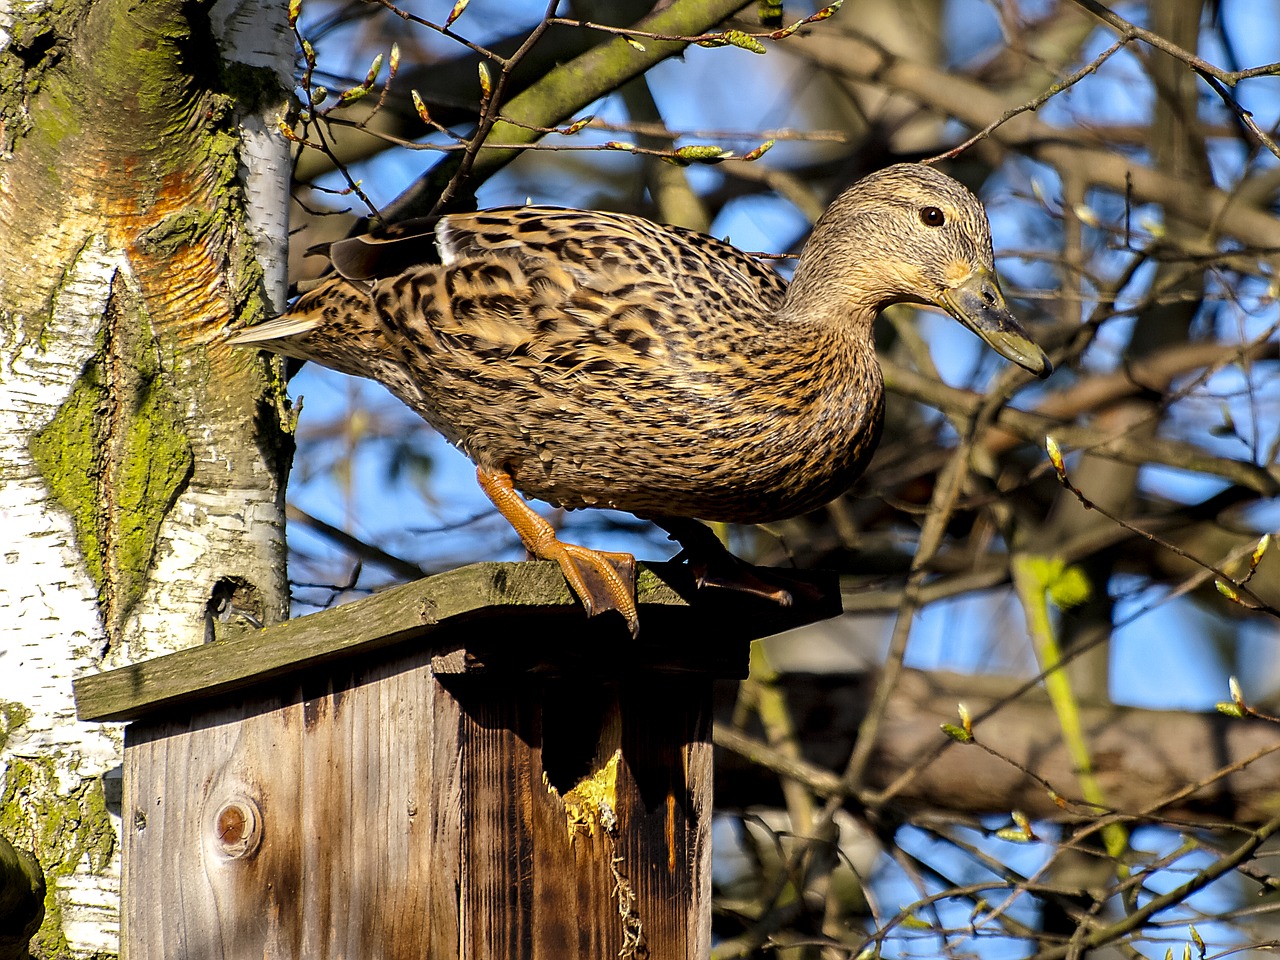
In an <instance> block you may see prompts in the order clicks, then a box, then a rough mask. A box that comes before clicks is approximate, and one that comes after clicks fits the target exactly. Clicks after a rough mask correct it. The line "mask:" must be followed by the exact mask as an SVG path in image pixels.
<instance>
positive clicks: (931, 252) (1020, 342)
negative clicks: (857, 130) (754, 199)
mask: <svg viewBox="0 0 1280 960" xmlns="http://www.w3.org/2000/svg"><path fill="white" fill-rule="evenodd" d="M792 294H793V295H794V296H796V297H800V298H804V299H808V300H809V301H810V302H811V303H823V304H825V306H826V307H827V308H828V309H831V308H834V307H837V306H838V308H840V309H844V310H850V311H852V312H853V314H854V315H855V316H860V317H861V316H865V317H867V318H871V317H874V315H875V314H876V313H878V312H879V311H880V310H882V309H883V308H884V307H887V306H889V305H890V304H893V303H921V304H929V305H932V306H936V307H941V308H942V309H943V310H945V311H946V312H947V313H949V314H951V316H953V317H955V318H956V319H957V320H959V321H960V322H961V323H962V324H964V325H965V326H966V327H968V328H969V329H970V330H972V331H973V332H974V333H976V334H977V335H978V336H980V337H981V338H982V339H983V340H985V341H986V342H987V343H988V344H990V345H991V347H992V348H993V349H994V350H995V351H996V352H997V353H999V354H1000V355H1001V356H1003V357H1006V358H1008V359H1009V360H1012V361H1013V362H1014V363H1016V364H1018V365H1019V366H1020V367H1023V368H1024V369H1026V370H1028V371H1030V372H1031V373H1034V374H1035V375H1036V376H1038V377H1042V378H1043V377H1047V376H1048V375H1049V374H1050V373H1052V372H1053V365H1052V364H1051V363H1050V362H1049V358H1048V357H1046V356H1045V355H1044V351H1043V350H1041V349H1040V347H1038V346H1037V345H1036V344H1035V342H1033V341H1032V340H1031V338H1030V337H1029V336H1027V334H1026V332H1025V331H1024V330H1023V329H1022V327H1020V326H1019V325H1018V322H1017V321H1016V320H1015V319H1014V317H1013V314H1012V313H1010V312H1009V308H1008V306H1007V305H1006V303H1005V299H1004V294H1003V293H1002V292H1001V290H1000V283H999V281H998V280H997V279H996V271H995V256H994V254H993V252H992V249H991V226H990V224H989V223H988V222H987V214H986V211H985V210H984V209H983V207H982V204H981V202H979V200H978V198H977V197H975V196H974V195H973V194H972V193H971V192H970V191H969V190H968V188H966V187H965V186H964V185H963V184H961V183H959V182H958V181H956V180H953V179H952V178H951V177H948V176H947V175H946V174H944V173H941V172H940V171H938V170H935V169H933V168H932V167H927V166H923V165H921V164H915V163H902V164H897V165H895V166H892V167H886V168H885V169H883V170H880V171H878V172H876V173H873V174H871V175H870V176H867V177H865V178H863V179H862V180H859V181H858V182H857V183H855V184H854V185H853V186H852V187H850V188H849V189H848V190H846V191H845V192H844V193H842V194H841V195H840V196H839V197H837V198H836V200H835V202H833V203H832V204H831V206H830V207H828V208H827V211H826V213H824V214H823V215H822V217H821V218H820V219H819V220H818V222H817V224H815V225H814V229H813V235H812V236H811V237H810V238H809V243H808V244H807V245H806V247H805V254H804V255H803V256H802V257H801V260H800V264H799V265H798V266H797V268H796V276H795V280H794V281H793V282H792Z"/></svg>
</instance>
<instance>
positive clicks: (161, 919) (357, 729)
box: [123, 653, 463, 960]
mask: <svg viewBox="0 0 1280 960" xmlns="http://www.w3.org/2000/svg"><path fill="white" fill-rule="evenodd" d="M428 659H429V657H428V655H427V654H425V653H418V654H412V653H411V654H407V655H405V657H403V658H401V659H400V660H399V661H396V662H392V661H386V660H384V661H383V662H381V663H376V664H372V665H367V666H366V667H364V668H363V669H361V670H358V671H353V672H350V673H348V674H346V675H342V674H341V671H339V672H337V674H336V675H335V676H334V678H333V680H332V681H328V682H325V683H324V684H322V685H319V686H317V687H315V688H314V689H312V688H308V686H306V685H303V684H294V685H289V686H285V687H284V688H283V689H281V690H280V691H279V692H278V693H277V694H275V695H272V696H261V697H259V698H257V699H254V700H249V701H245V702H243V703H240V704H235V705H226V706H222V707H220V708H218V709H213V710H209V711H207V712H205V713H204V714H203V715H202V716H201V717H200V718H199V719H193V720H166V721H160V722H157V721H151V722H143V723H137V724H133V725H131V726H130V727H129V729H128V732H127V746H126V763H125V784H124V804H123V813H124V844H125V850H124V854H125V856H124V863H125V881H124V882H125V890H126V896H125V898H124V913H125V916H124V929H123V945H124V949H125V957H126V958H127V960H152V958H156V960H159V958H172V957H215V956H217V957H251V956H257V957H276V958H286V957H288V958H299V960H302V958H307V960H324V958H334V960H336V958H339V957H356V956H359V957H368V958H373V960H401V958H404V960H408V958H415V960H416V958H421V957H424V956H429V957H441V958H451V957H458V956H459V955H460V954H459V927H458V912H457V888H458V884H459V882H460V863H459V859H458V842H457V838H458V834H459V832H460V829H461V816H460V814H461V809H462V799H461V798H462V791H463V784H462V781H461V778H460V776H459V764H460V757H461V754H460V751H459V744H458V724H459V711H458V708H457V706H456V704H455V703H454V702H453V700H452V698H451V697H450V695H449V694H448V692H447V691H446V690H444V689H443V688H442V687H441V686H440V685H439V684H436V683H434V682H432V680H431V676H430V673H429V671H428V669H427V666H426V665H427V661H428Z"/></svg>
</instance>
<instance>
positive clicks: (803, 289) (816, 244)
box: [778, 224, 896, 340]
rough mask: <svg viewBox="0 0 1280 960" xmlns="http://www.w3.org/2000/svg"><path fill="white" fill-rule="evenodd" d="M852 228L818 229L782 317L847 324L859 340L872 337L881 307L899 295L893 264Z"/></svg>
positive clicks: (785, 301) (789, 289) (789, 291)
mask: <svg viewBox="0 0 1280 960" xmlns="http://www.w3.org/2000/svg"><path fill="white" fill-rule="evenodd" d="M863 246H864V244H863V243H861V242H860V241H858V240H856V239H854V238H852V237H850V235H849V234H848V233H847V232H844V233H834V232H832V231H830V230H823V229H822V224H819V226H818V228H817V229H815V231H814V234H813V236H812V237H810V238H809V242H808V243H807V244H806V245H805V249H804V252H803V253H802V254H801V256H800V261H799V262H798V263H797V264H796V272H795V276H794V278H793V279H792V281H791V283H790V285H789V286H788V287H787V294H786V297H785V298H784V299H783V301H782V306H781V308H780V309H779V311H778V318H779V320H782V321H792V322H798V323H802V324H817V325H820V326H824V327H834V328H837V329H842V330H843V331H844V332H845V333H846V335H853V336H854V337H856V338H857V339H859V340H861V339H867V340H869V339H870V337H871V328H872V325H873V324H874V323H875V319H876V316H877V315H878V314H879V312H880V311H881V310H882V309H883V308H884V307H886V306H888V305H889V304H891V303H893V302H894V300H895V299H896V298H895V296H894V291H893V288H892V287H891V280H892V275H891V272H889V273H887V272H886V270H889V271H891V269H892V268H891V266H890V265H888V264H886V263H884V261H883V260H876V259H873V258H870V257H868V256H867V255H866V254H865V252H864V251H863V250H862V249H861V248H862V247H863Z"/></svg>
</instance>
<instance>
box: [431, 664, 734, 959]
mask: <svg viewBox="0 0 1280 960" xmlns="http://www.w3.org/2000/svg"><path fill="white" fill-rule="evenodd" d="M448 685H449V687H450V689H452V690H453V691H454V693H455V695H456V697H457V699H458V702H459V704H461V706H462V708H463V714H464V721H463V725H462V728H461V733H460V745H461V747H462V749H463V751H464V754H465V756H466V760H465V762H464V767H463V782H464V783H465V784H467V787H466V794H467V795H466V796H465V797H464V807H463V808H464V816H463V824H464V827H463V836H462V841H461V843H462V861H463V863H464V864H466V865H467V866H466V870H465V874H464V883H463V885H462V899H461V902H460V904H459V908H458V909H459V915H460V916H461V918H462V921H461V922H462V925H463V930H462V942H463V945H464V953H465V955H466V956H467V957H469V958H474V960H512V958H521V960H598V958H600V957H628V958H635V957H644V956H651V957H663V958H670V960H700V958H703V957H705V956H707V955H708V954H709V952H710V947H711V939H710V936H711V929H710V902H711V901H710V893H711V890H710V860H709V855H710V823H711V820H710V814H711V777H712V769H711V748H710V704H711V685H710V680H709V679H706V678H697V677H687V676H673V675H669V674H651V675H648V676H645V677H644V678H643V679H636V680H624V681H615V682H613V683H610V684H606V685H605V686H603V687H588V688H585V689H581V687H582V685H581V683H578V684H577V685H576V687H575V684H574V683H573V682H571V681H563V682H560V683H557V682H556V681H554V680H551V681H548V680H544V679H541V678H528V677H525V678H508V679H503V680H495V679H494V678H492V677H480V678H477V677H466V678H461V679H451V680H450V681H449V682H448ZM584 783H588V784H592V785H593V786H594V788H595V789H596V790H598V793H594V794H593V790H592V789H590V788H587V787H584V786H583V784H584ZM593 796H594V797H596V798H597V799H598V798H599V797H601V796H603V797H607V799H606V801H605V802H604V803H599V802H593V799H592V797H593Z"/></svg>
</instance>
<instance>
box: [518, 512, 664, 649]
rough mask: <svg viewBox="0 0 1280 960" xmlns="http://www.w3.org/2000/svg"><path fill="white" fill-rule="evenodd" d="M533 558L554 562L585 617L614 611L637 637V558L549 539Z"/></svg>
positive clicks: (638, 627) (638, 629) (638, 618)
mask: <svg viewBox="0 0 1280 960" xmlns="http://www.w3.org/2000/svg"><path fill="white" fill-rule="evenodd" d="M540 548H541V551H542V552H540V553H536V552H535V556H538V557H541V558H542V559H544V560H555V561H556V562H557V563H559V564H560V570H561V572H562V573H564V578H565V579H566V580H568V581H569V586H570V587H571V588H572V590H573V592H574V593H576V594H577V595H578V599H579V600H581V601H582V606H583V609H585V610H586V612H587V616H589V617H594V616H596V614H600V613H604V612H605V611H606V610H617V611H618V612H619V613H620V614H622V618H623V619H624V620H626V621H627V629H629V630H630V631H631V636H632V637H633V638H634V637H637V636H639V634H640V617H639V614H638V612H637V610H636V558H635V557H633V556H632V555H631V554H629V553H606V552H605V551H602V550H588V549H587V548H586V547H580V546H578V545H577V544H573V543H564V542H563V541H561V540H557V539H556V538H555V537H554V536H552V538H551V541H550V542H544V543H542V544H541V545H540Z"/></svg>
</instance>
